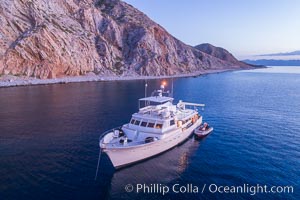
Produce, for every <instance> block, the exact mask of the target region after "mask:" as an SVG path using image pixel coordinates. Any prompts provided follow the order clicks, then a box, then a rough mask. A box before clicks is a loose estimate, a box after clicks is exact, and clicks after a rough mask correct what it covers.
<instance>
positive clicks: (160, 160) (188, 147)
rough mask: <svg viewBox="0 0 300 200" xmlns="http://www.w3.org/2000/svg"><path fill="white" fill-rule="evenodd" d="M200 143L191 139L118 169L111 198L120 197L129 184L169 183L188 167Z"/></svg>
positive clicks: (114, 176) (114, 175) (112, 183)
mask: <svg viewBox="0 0 300 200" xmlns="http://www.w3.org/2000/svg"><path fill="white" fill-rule="evenodd" d="M199 144H200V143H199V141H196V140H194V139H189V140H187V141H186V142H185V143H183V144H182V145H180V146H177V147H175V148H173V149H171V150H169V151H167V152H165V153H163V154H160V155H158V156H155V157H153V158H152V159H148V160H146V161H144V162H140V163H138V164H136V165H133V166H132V167H129V168H124V169H122V170H119V171H116V172H115V173H114V174H113V177H112V180H111V191H110V196H111V198H113V199H118V197H120V195H121V194H122V195H124V187H125V186H126V185H127V184H132V185H136V184H151V183H160V184H167V183H169V182H171V181H172V180H175V179H177V178H179V177H180V176H181V174H182V173H183V172H184V171H185V170H186V168H187V167H188V165H189V161H190V157H191V155H192V154H193V153H194V152H195V151H196V150H197V149H198V147H199ZM128 195H130V194H128Z"/></svg>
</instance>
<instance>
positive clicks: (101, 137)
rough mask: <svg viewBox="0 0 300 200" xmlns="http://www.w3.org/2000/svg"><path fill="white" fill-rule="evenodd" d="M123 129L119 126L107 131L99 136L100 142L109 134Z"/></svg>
mask: <svg viewBox="0 0 300 200" xmlns="http://www.w3.org/2000/svg"><path fill="white" fill-rule="evenodd" d="M121 128H122V126H118V127H115V128H112V129H110V130H107V131H105V132H104V133H102V134H101V135H100V136H99V141H101V140H102V139H103V138H104V136H105V135H106V134H107V133H110V132H114V131H115V130H121Z"/></svg>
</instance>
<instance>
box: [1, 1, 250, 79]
mask: <svg viewBox="0 0 300 200" xmlns="http://www.w3.org/2000/svg"><path fill="white" fill-rule="evenodd" d="M0 22H1V27H0V46H1V48H0V75H1V74H10V75H16V76H28V77H37V78H43V79H44V78H55V77H63V76H75V75H84V74H87V73H89V72H93V73H95V74H98V75H102V76H106V75H123V76H127V75H155V76H159V75H174V74H179V73H189V72H195V71H201V70H205V69H222V68H238V67H249V66H248V65H246V64H241V63H240V62H238V61H236V60H235V59H232V58H233V57H232V58H230V59H227V58H226V55H225V57H223V54H222V55H219V54H216V53H210V52H207V51H205V50H203V49H202V48H198V47H197V48H194V47H191V46H188V45H186V44H184V43H183V42H181V41H179V40H178V39H176V38H174V37H173V36H172V35H170V34H169V33H168V32H167V31H166V30H165V29H164V28H162V27H161V26H159V25H158V24H156V23H155V22H153V21H152V20H150V19H149V18H148V17H147V16H146V15H145V14H143V13H142V12H140V11H138V10H137V9H135V8H133V7H132V6H130V5H128V4H126V3H125V2H122V1H120V0H51V1H48V0H1V2H0ZM227 53H228V52H225V54H227ZM228 54H229V53H228ZM230 55H231V54H230ZM224 58H225V59H224Z"/></svg>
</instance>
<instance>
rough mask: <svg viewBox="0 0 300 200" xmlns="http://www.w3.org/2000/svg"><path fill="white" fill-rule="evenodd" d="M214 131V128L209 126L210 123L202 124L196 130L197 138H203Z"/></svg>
mask: <svg viewBox="0 0 300 200" xmlns="http://www.w3.org/2000/svg"><path fill="white" fill-rule="evenodd" d="M213 130H214V128H213V127H211V126H209V124H208V123H206V122H205V123H204V124H201V125H200V126H199V127H197V128H196V129H195V130H194V133H195V136H196V137H198V138H203V137H205V136H207V135H208V134H210V133H211V132H212V131H213Z"/></svg>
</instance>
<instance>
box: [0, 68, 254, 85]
mask: <svg viewBox="0 0 300 200" xmlns="http://www.w3.org/2000/svg"><path fill="white" fill-rule="evenodd" d="M249 69H253V68H249ZM233 70H236V69H217V70H213V69H211V70H205V71H198V72H194V73H187V74H178V75H173V76H98V75H92V74H89V75H85V76H73V77H63V78H54V79H37V78H32V77H18V76H12V75H3V76H1V77H0V88H3V87H15V86H30V85H48V84H66V83H78V82H91V81H129V80H144V79H148V80H149V79H162V78H171V77H175V78H180V77H192V76H200V75H205V74H212V73H220V72H225V71H233ZM238 70H241V69H238Z"/></svg>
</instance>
